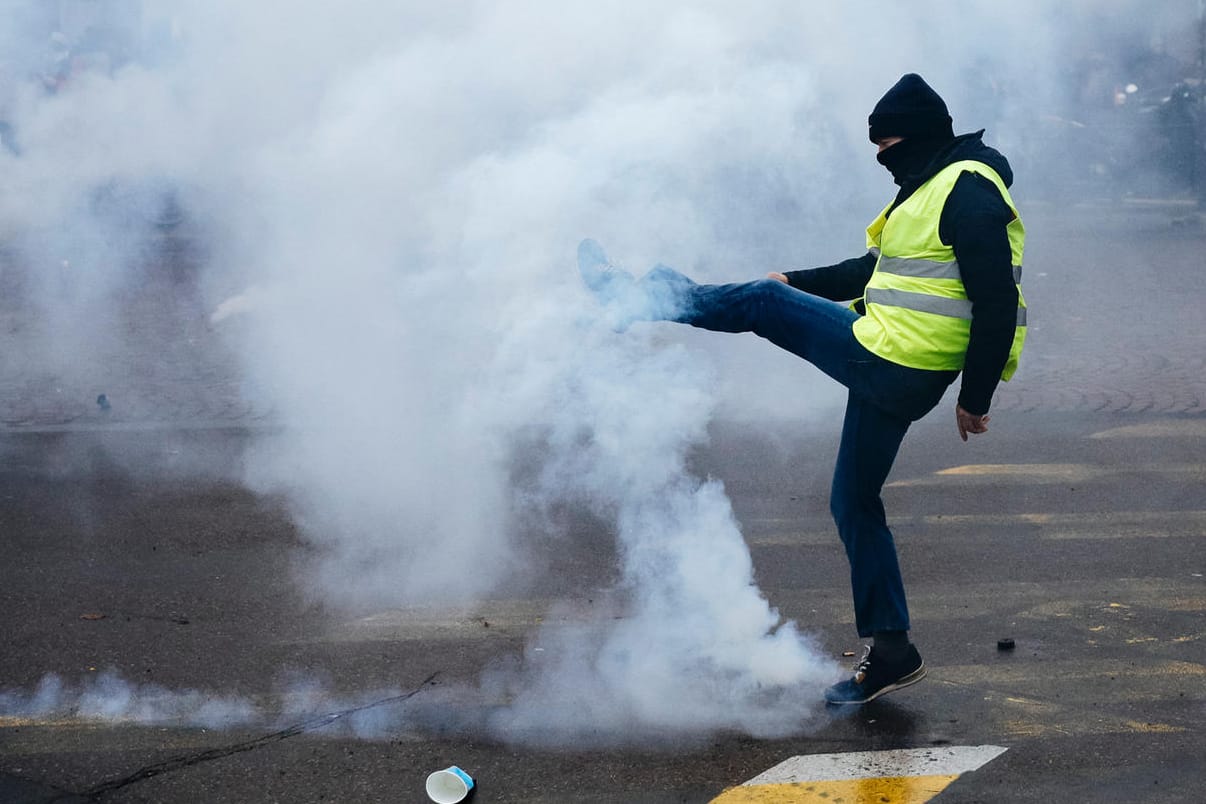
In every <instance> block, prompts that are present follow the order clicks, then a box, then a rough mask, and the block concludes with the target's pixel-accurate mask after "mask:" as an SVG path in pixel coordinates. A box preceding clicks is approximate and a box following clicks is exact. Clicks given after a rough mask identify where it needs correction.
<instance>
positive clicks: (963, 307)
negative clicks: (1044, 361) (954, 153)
mask: <svg viewBox="0 0 1206 804" xmlns="http://www.w3.org/2000/svg"><path fill="white" fill-rule="evenodd" d="M964 173H974V174H978V175H979V176H982V177H983V178H985V179H988V180H989V181H991V182H992V184H993V185H994V186H995V187H996V188H997V190H998V191H999V192H1000V194H1001V198H1002V199H1003V200H1004V202H1005V204H1006V206H1008V207H1009V209H1010V211H1011V212H1012V213H1013V215H1014V217H1013V220H1012V221H1010V222H1009V223H1008V224H1007V225H1006V235H1007V237H1008V239H1009V250H1010V255H1011V258H1012V259H1011V262H1012V274H1013V281H1014V284H1015V286H1016V287H1017V290H1018V308H1017V318H1016V326H1015V328H1014V337H1013V343H1012V345H1011V347H1010V351H1009V357H1008V359H1007V361H1006V364H1005V367H1004V369H1003V370H1002V372H1001V378H1002V379H1005V380H1007V379H1009V378H1010V377H1011V376H1012V375H1013V373H1014V371H1015V370H1016V368H1017V364H1018V357H1019V356H1020V354H1021V351H1022V345H1023V343H1024V342H1025V339H1026V300H1025V298H1024V297H1023V295H1022V289H1021V280H1022V259H1023V252H1024V247H1025V233H1026V232H1025V227H1024V226H1023V225H1022V221H1021V219H1020V218H1019V217H1018V213H1017V207H1016V206H1015V205H1014V203H1013V199H1012V198H1011V197H1010V195H1009V190H1008V189H1007V188H1006V187H1005V184H1004V182H1003V181H1001V177H1000V176H998V175H997V174H996V172H995V171H993V170H992V168H990V167H988V166H987V165H985V164H983V163H980V162H976V161H972V160H965V161H960V162H955V163H952V164H950V165H947V166H946V167H944V168H943V169H942V170H940V171H938V173H936V174H935V175H934V176H932V177H931V178H930V179H929V180H928V181H927V182H925V183H924V184H922V185H921V186H920V187H918V188H917V190H915V191H914V192H913V193H912V194H911V195H910V196H909V197H908V198H906V199H905V200H904V201H903V202H901V203H900V204H899V205H896V206H893V205H892V204H889V205H888V206H887V207H885V208H884V210H883V211H882V212H881V213H880V214H879V216H878V217H877V218H876V219H875V220H874V221H872V222H871V224H870V225H868V227H867V248H868V250H869V251H870V252H871V253H872V254H873V255H874V256H875V257H876V264H875V270H874V272H873V273H872V275H871V278H870V280H869V281H868V282H867V286H866V289H865V290H864V296H863V299H862V300H861V301H862V302H863V304H862V307H861V308H860V307H858V306H857V302H856V309H858V310H859V311H860V312H862V313H864V314H863V315H862V316H861V317H860V318H859V319H858V320H857V321H855V322H854V335H855V338H856V339H857V340H858V341H859V343H861V344H862V345H863V346H864V347H866V348H867V349H868V350H869V351H871V352H872V353H873V354H876V355H878V356H879V357H882V358H884V359H886V360H890V361H892V362H894V363H899V364H901V365H904V366H910V367H912V368H920V369H928V370H938V371H949V370H958V369H961V368H963V363H964V359H965V357H966V354H967V344H968V340H969V338H970V334H971V318H972V302H971V301H970V300H969V299H968V298H967V289H966V288H965V287H964V286H963V275H962V274H961V273H960V270H959V263H958V262H957V261H956V260H955V253H954V249H953V248H952V247H951V245H950V244H948V243H944V242H943V241H942V237H941V235H940V233H939V231H938V226H939V219H940V218H941V215H942V210H943V208H944V206H945V204H946V200H947V198H948V197H949V196H950V193H951V191H952V190H953V189H954V186H955V183H956V182H957V181H958V180H959V177H960V176H962V175H963V174H964ZM889 212H891V214H890V215H889V214H888V213H889Z"/></svg>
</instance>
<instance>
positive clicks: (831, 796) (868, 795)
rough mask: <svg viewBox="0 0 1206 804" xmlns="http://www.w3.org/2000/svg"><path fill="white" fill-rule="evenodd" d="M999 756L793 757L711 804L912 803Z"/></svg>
mask: <svg viewBox="0 0 1206 804" xmlns="http://www.w3.org/2000/svg"><path fill="white" fill-rule="evenodd" d="M1003 753H1005V749H1004V748H1001V747H1000V746H995V745H978V746H943V747H933V748H906V749H898V750H892V751H855V752H850V753H844V754H808V755H804V756H796V757H791V758H790V759H787V760H784V761H783V762H780V763H779V764H778V765H776V766H775V767H773V768H771V769H770V770H768V771H766V772H764V773H761V774H759V775H757V776H755V777H754V778H753V779H750V780H749V781H748V782H746V783H744V784H742V785H739V786H737V787H732V788H729V789H728V790H726V791H724V792H723V793H721V794H720V796H718V797H717V798H715V799H713V800H712V804H739V802H758V804H766V803H767V802H772V803H775V804H789V803H790V804H804V803H805V802H825V803H826V804H843V802H844V803H845V804H855V802H876V804H914V802H923V801H929V800H930V799H931V798H933V797H934V796H936V795H938V793H940V792H942V790H943V789H945V788H946V786H947V785H949V784H950V783H951V782H953V781H954V780H955V779H958V778H959V776H960V775H961V774H963V773H967V772H968V771H974V770H976V769H977V768H979V767H981V766H982V765H984V763H986V762H989V761H991V760H993V759H995V758H996V757H998V756H1000V755H1001V754H1003Z"/></svg>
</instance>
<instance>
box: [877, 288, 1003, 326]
mask: <svg viewBox="0 0 1206 804" xmlns="http://www.w3.org/2000/svg"><path fill="white" fill-rule="evenodd" d="M863 298H864V299H866V300H867V302H868V303H870V304H882V305H884V306H885V307H903V308H904V309H906V310H916V311H917V312H919V313H933V314H934V315H944V316H946V317H947V318H963V319H966V320H968V321H971V317H972V303H971V302H970V301H969V300H967V299H947V298H944V297H942V296H931V295H930V294H928V293H912V292H910V291H907V290H890V289H884V288H867V295H866V296H864V297H863ZM1017 325H1018V326H1019V327H1024V326H1026V308H1025V307H1019V308H1018V321H1017Z"/></svg>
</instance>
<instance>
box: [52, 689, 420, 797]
mask: <svg viewBox="0 0 1206 804" xmlns="http://www.w3.org/2000/svg"><path fill="white" fill-rule="evenodd" d="M439 674H440V673H439V671H436V672H434V673H432V674H431V675H429V676H428V677H427V678H425V679H423V681H422V682H420V683H419V685H418V686H417V687H415V688H414V689H412V690H410V691H409V692H404V693H401V694H400V695H393V696H391V697H389V698H382V699H381V700H379V701H373V702H371V703H367V704H362V705H360V706H354V707H351V708H350V709H343V710H340V711H338V712H328V713H327V714H325V715H318V716H316V717H313V718H311V719H309V720H305V721H302V722H301V723H296V724H294V725H292V726H289V727H288V728H285V729H281V730H280V731H274V732H272V733H271V734H265V735H263V736H260V737H256V738H255V739H253V740H244V741H242V742H238V743H232V744H230V745H224V746H218V747H216V748H209V749H206V750H205V751H201V752H199V753H195V754H185V755H183V756H177V757H172V758H170V759H165V760H163V761H162V762H155V763H153V764H151V765H145V766H143V767H141V768H139V769H138V770H136V771H134V772H133V773H131V774H128V775H126V776H122V777H121V778H119V779H111V780H110V781H107V782H102V783H100V784H98V785H96V786H94V787H90V788H88V789H87V790H83V791H80V792H68V791H64V793H63V794H62V795H59V796H55V797H54V798H51V799H49V800H48V804H50V803H51V802H56V801H67V800H75V799H81V798H82V799H86V800H88V801H100V800H101V799H102V798H104V797H105V796H106V795H108V794H109V793H112V792H114V791H116V790H121V789H123V788H125V787H129V786H130V785H132V784H136V783H138V782H141V781H144V780H146V779H151V778H153V777H155V776H161V775H163V774H165V773H171V772H173V771H177V770H181V769H182V768H189V767H192V766H193V765H199V764H201V763H203V762H211V761H213V760H215V759H222V758H223V757H228V756H231V755H233V754H242V753H245V752H247V751H254V750H256V749H257V748H262V747H264V746H266V745H270V744H272V743H276V742H280V741H281V740H287V739H289V738H290V737H296V736H297V735H299V734H303V733H305V732H307V731H314V730H315V729H321V728H322V727H324V726H329V725H330V724H332V723H334V722H335V721H337V720H339V719H341V718H344V717H347V716H348V715H354V714H356V713H357V712H364V711H366V710H369V709H376V708H378V707H381V706H388V705H390V704H396V703H401V702H403V701H406V700H409V699H410V698H413V697H414V696H415V695H418V694H419V693H420V692H422V691H423V688H424V687H426V686H427V685H429V684H431V683H432V682H433V681H434V680H435V679H436V677H437V676H438V675H439Z"/></svg>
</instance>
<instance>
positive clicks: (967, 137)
mask: <svg viewBox="0 0 1206 804" xmlns="http://www.w3.org/2000/svg"><path fill="white" fill-rule="evenodd" d="M868 125H869V136H870V139H871V141H872V142H873V143H874V144H876V145H877V146H878V155H877V160H878V161H879V162H880V164H882V165H884V167H886V168H887V169H888V171H889V172H890V173H891V174H892V177H893V180H894V181H895V182H896V184H897V185H898V186H899V188H900V189H899V191H898V192H897V194H896V197H895V198H894V199H893V200H892V201H891V202H890V203H889V204H888V205H887V206H886V207H885V208H884V210H883V211H882V212H881V213H880V214H879V215H878V216H877V217H876V218H875V220H874V221H872V223H871V224H870V226H868V227H867V252H866V253H865V254H863V255H862V256H860V257H855V258H853V259H849V260H845V261H843V262H840V263H837V264H835V265H828V266H824V267H820V268H814V269H811V270H803V271H788V272H785V273H779V272H772V273H770V274H768V276H767V278H766V279H762V280H757V281H754V282H744V283H738V284H729V285H698V284H696V283H694V282H692V281H691V280H690V279H688V278H687V277H685V276H683V275H682V274H680V273H678V272H676V271H673V270H672V269H669V268H666V267H664V266H658V267H656V268H654V269H653V270H652V271H650V272H649V273H648V274H646V275H645V276H644V277H642V278H641V279H640V280H639V281H637V280H635V279H634V278H633V277H632V276H631V275H630V274H628V273H626V272H624V271H622V270H619V269H617V268H615V267H613V266H611V265H610V264H609V262H608V261H607V258H606V256H605V255H604V253H603V251H602V249H601V248H600V247H599V245H598V244H597V243H595V242H594V241H592V240H586V241H583V243H582V244H581V245H580V246H579V249H578V263H579V269H580V270H581V272H582V277H583V279H584V281H585V282H586V284H587V286H588V287H589V288H590V289H591V290H592V291H593V292H594V293H595V294H596V296H598V297H599V299H600V300H601V301H602V302H604V304H606V305H608V306H609V307H610V308H611V309H612V314H613V316H614V317H615V318H616V319H618V320H620V321H622V322H625V323H626V322H628V321H633V320H667V321H678V322H681V323H685V324H691V325H693V326H696V327H701V328H704V329H709V330H715V331H720V332H753V333H755V334H757V335H759V336H761V337H763V338H766V339H768V340H770V341H771V342H773V343H775V344H776V345H778V346H780V347H782V348H784V349H786V350H788V351H790V352H792V353H793V354H796V355H798V356H800V357H802V358H804V359H805V360H808V361H809V362H811V363H813V364H814V365H815V366H817V367H818V368H819V369H821V371H823V372H824V373H826V374H828V375H829V376H830V377H832V378H834V379H835V380H837V381H838V382H840V383H842V384H843V385H845V386H846V387H847V388H848V389H849V397H848V401H847V406H846V415H845V421H844V423H843V427H842V438H841V446H840V447H839V449H838V457H837V465H836V468H835V471H834V478H833V487H832V493H831V496H830V510H831V511H832V513H833V517H834V521H835V522H836V523H837V528H838V533H839V535H840V536H841V539H842V543H843V544H844V545H845V548H846V555H847V558H848V559H849V561H850V580H851V587H852V591H853V597H854V612H855V625H856V627H857V630H858V634H859V636H860V637H862V638H870V639H871V640H872V645H871V646H869V647H867V648H866V650H865V652H864V654H863V656H862V658H861V659H860V661H859V662H858V664H857V665H856V667H855V671H854V675H853V676H852V677H851V678H849V679H847V680H845V681H842V682H840V683H838V684H835V685H834V686H832V687H830V688H829V689H828V690H826V692H825V699H826V701H828V702H829V703H831V704H861V703H865V702H867V701H870V700H872V699H874V698H877V697H879V696H880V695H883V694H885V693H888V692H892V691H893V690H897V689H900V688H902V687H906V686H908V685H910V684H914V683H916V682H918V681H920V680H921V679H922V678H924V677H925V674H926V669H925V664H924V662H923V661H922V659H921V655H920V654H919V653H918V651H917V648H916V647H915V646H914V645H913V644H912V642H911V641H910V639H909V629H910V623H909V612H908V606H907V604H906V601H905V591H904V582H903V580H902V578H901V574H900V568H899V565H898V563H897V558H896V547H895V542H894V540H893V538H892V533H891V531H890V530H889V529H888V525H887V519H886V515H885V513H884V507H883V501H882V500H881V497H880V492H881V490H882V488H883V484H884V482H885V480H886V479H887V476H888V473H889V472H890V471H891V468H892V463H893V462H894V461H895V459H896V454H897V451H898V450H899V447H900V443H901V441H902V439H903V438H904V435H905V432H906V431H907V430H908V428H909V425H910V424H911V423H912V422H914V421H916V420H918V419H920V418H921V417H922V416H924V415H926V414H927V413H928V412H929V411H930V410H932V409H933V408H934V407H935V406H936V405H937V404H938V402H939V401H940V400H941V398H942V396H943V394H944V393H945V391H946V389H947V387H948V386H950V384H951V383H952V382H954V380H955V378H956V377H957V376H959V374H960V373H962V376H963V379H962V382H961V385H960V390H959V396H958V400H957V402H956V405H955V426H956V428H957V430H958V433H959V436H960V438H962V439H963V440H964V441H966V440H967V437H968V435H969V434H975V433H984V432H986V431H987V430H988V420H989V417H988V409H989V405H990V403H991V401H992V396H993V393H994V392H995V390H996V386H997V383H998V382H999V381H1000V380H1008V379H1009V377H1010V376H1012V374H1013V372H1014V370H1015V369H1016V368H1017V363H1018V356H1019V354H1020V353H1021V349H1022V343H1023V341H1024V339H1025V333H1026V306H1025V301H1024V300H1023V298H1022V294H1021V290H1020V283H1021V266H1022V250H1023V244H1024V239H1025V231H1024V229H1023V227H1022V222H1021V219H1020V217H1019V216H1018V212H1017V208H1016V207H1015V206H1014V203H1013V199H1012V198H1011V197H1010V195H1009V191H1008V189H1007V188H1008V186H1009V185H1010V184H1011V183H1012V180H1013V173H1012V171H1011V170H1010V168H1009V163H1008V161H1007V160H1006V159H1005V157H1004V156H1002V155H1001V154H1000V153H999V152H997V151H996V150H994V149H992V148H990V147H988V146H987V145H985V144H984V143H983V141H982V139H981V138H982V135H983V131H978V132H975V133H972V134H964V135H962V136H959V137H956V136H955V135H954V130H953V129H952V127H951V117H950V114H949V113H948V111H947V107H946V104H945V102H944V101H943V100H942V98H941V97H940V96H939V95H938V93H936V92H935V91H934V90H933V89H932V88H931V87H930V86H929V85H928V84H926V82H925V81H924V80H923V79H922V78H921V77H920V76H918V75H915V74H912V73H910V74H908V75H905V76H904V77H902V78H901V79H900V81H898V82H897V83H896V84H895V85H894V86H893V87H892V88H891V89H890V90H888V92H887V93H886V94H885V95H884V96H883V98H881V99H880V101H879V102H878V103H877V104H876V105H875V108H874V110H873V111H872V112H871V115H870V117H869V118H868ZM851 299H853V300H855V301H853V302H851V303H849V304H843V303H841V302H849V300H851Z"/></svg>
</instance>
